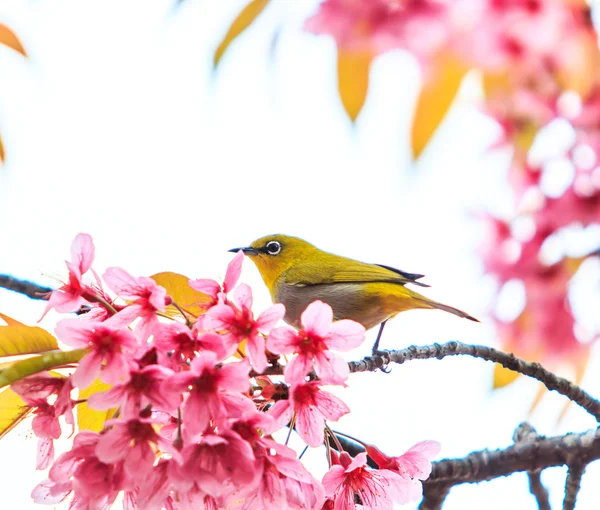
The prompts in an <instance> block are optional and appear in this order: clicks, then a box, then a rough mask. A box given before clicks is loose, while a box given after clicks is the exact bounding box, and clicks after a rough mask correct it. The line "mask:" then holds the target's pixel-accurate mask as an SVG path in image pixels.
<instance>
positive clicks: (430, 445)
mask: <svg viewBox="0 0 600 510" xmlns="http://www.w3.org/2000/svg"><path fill="white" fill-rule="evenodd" d="M439 452H440V444H439V443H438V442H437V441H422V442H420V443H417V444H415V445H414V446H412V447H411V448H409V449H408V450H407V451H406V453H404V454H402V455H400V456H399V457H388V456H387V455H385V454H384V453H382V452H381V450H379V449H378V448H377V447H375V446H367V454H368V455H369V457H371V458H372V459H373V460H374V461H375V462H376V463H377V465H378V466H379V469H387V470H389V471H393V472H394V473H398V474H399V475H400V476H401V477H402V478H403V479H404V480H405V484H404V495H405V497H406V498H408V499H405V501H418V500H419V499H420V498H421V496H422V494H423V486H422V484H421V480H426V479H427V478H428V477H429V475H430V473H431V459H432V458H433V457H435V456H436V455H437V454H438V453H439ZM401 485H402V484H398V487H401Z"/></svg>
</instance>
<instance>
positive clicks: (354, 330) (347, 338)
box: [325, 319, 365, 352]
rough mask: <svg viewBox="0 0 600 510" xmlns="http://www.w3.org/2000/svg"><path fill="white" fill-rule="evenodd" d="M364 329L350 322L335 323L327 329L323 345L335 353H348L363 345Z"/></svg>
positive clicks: (360, 325) (356, 323)
mask: <svg viewBox="0 0 600 510" xmlns="http://www.w3.org/2000/svg"><path fill="white" fill-rule="evenodd" d="M364 339H365V327H364V326H363V325H362V324H359V323H358V322H355V321H351V320H347V319H345V320H341V321H336V322H334V323H333V324H331V326H330V327H329V331H328V333H327V335H326V336H325V343H326V344H327V346H328V347H329V348H330V349H335V350H336V351H342V352H345V351H349V350H351V349H355V348H356V347H358V346H359V345H361V344H362V343H363V341H364Z"/></svg>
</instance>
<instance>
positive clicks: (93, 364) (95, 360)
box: [71, 351, 102, 390]
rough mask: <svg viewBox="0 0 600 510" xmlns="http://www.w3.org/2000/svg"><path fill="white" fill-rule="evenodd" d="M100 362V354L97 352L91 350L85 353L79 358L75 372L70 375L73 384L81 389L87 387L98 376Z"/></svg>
mask: <svg viewBox="0 0 600 510" xmlns="http://www.w3.org/2000/svg"><path fill="white" fill-rule="evenodd" d="M101 364H102V356H101V355H100V354H99V353H98V352H96V351H92V352H90V353H88V354H86V355H85V356H84V357H83V358H81V360H80V361H79V364H78V365H77V368H76V369H75V372H73V375H72V376H71V382H72V383H73V386H76V387H77V388H79V389H82V390H84V389H85V388H87V387H88V386H89V385H90V384H92V383H93V382H94V380H95V379H96V377H97V376H98V373H99V372H100V367H101Z"/></svg>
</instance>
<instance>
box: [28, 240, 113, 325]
mask: <svg viewBox="0 0 600 510" xmlns="http://www.w3.org/2000/svg"><path fill="white" fill-rule="evenodd" d="M71 258H72V261H71V262H69V261H66V264H67V269H68V270H69V281H68V283H65V284H64V285H62V286H61V287H60V288H59V289H57V290H55V291H52V293H51V294H50V299H49V300H48V304H47V306H46V309H45V310H44V313H43V315H42V318H43V317H44V316H45V315H46V314H47V313H48V312H49V311H50V310H52V308H55V309H56V311H57V312H74V311H76V310H78V309H79V308H80V307H81V305H83V304H85V303H87V302H88V300H89V299H93V296H94V295H100V296H102V297H106V296H105V295H104V293H103V292H102V290H101V287H100V280H99V279H98V277H97V276H96V275H95V274H94V276H95V277H96V282H97V286H93V285H88V284H84V283H83V280H82V279H83V275H84V274H85V273H87V272H88V271H89V270H90V268H91V267H92V263H93V262H94V243H93V242H92V238H91V237H90V236H89V235H88V234H78V235H77V236H76V237H75V239H74V240H73V244H72V245H71ZM40 320H41V319H40Z"/></svg>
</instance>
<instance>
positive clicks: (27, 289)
mask: <svg viewBox="0 0 600 510" xmlns="http://www.w3.org/2000/svg"><path fill="white" fill-rule="evenodd" d="M0 287H2V288H5V289H8V290H12V291H14V292H18V293H19V294H24V295H25V296H27V297H28V298H31V299H46V300H47V299H48V293H49V292H52V290H53V289H51V288H49V287H43V286H42V285H38V284H37V283H32V282H28V281H26V280H19V279H18V278H15V277H14V276H9V275H7V274H0Z"/></svg>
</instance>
